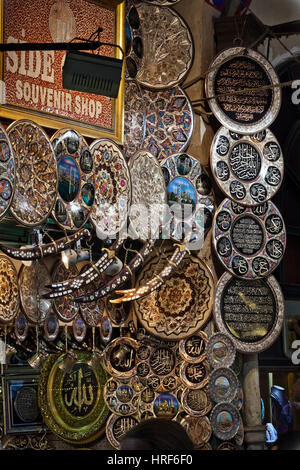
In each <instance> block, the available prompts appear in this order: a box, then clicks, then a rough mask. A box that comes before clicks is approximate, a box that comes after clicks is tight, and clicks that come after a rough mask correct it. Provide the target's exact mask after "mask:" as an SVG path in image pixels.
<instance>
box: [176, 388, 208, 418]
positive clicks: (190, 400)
mask: <svg viewBox="0 0 300 470" xmlns="http://www.w3.org/2000/svg"><path fill="white" fill-rule="evenodd" d="M181 404H182V407H183V409H184V410H185V412H186V413H188V414H189V415H191V416H205V415H207V414H208V413H209V412H210V410H211V407H212V403H211V399H210V397H209V394H208V391H207V390H206V389H197V390H193V389H190V388H186V389H184V390H183V392H182V395H181Z"/></svg>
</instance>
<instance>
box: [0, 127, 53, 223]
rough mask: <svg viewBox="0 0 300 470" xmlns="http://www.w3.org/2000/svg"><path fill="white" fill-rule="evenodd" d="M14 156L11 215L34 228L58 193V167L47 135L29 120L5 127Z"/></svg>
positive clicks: (44, 217) (46, 213)
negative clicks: (13, 187)
mask: <svg viewBox="0 0 300 470" xmlns="http://www.w3.org/2000/svg"><path fill="white" fill-rule="evenodd" d="M7 134H8V137H9V139H10V141H11V145H12V149H13V151H14V155H15V166H16V178H15V192H14V195H13V199H12V202H11V206H10V213H11V215H12V216H13V217H14V218H15V219H16V220H17V221H18V222H20V223H21V224H22V225H26V226H29V227H34V226H36V225H39V224H41V223H43V222H44V221H45V220H46V219H47V218H48V217H49V215H50V213H51V211H52V208H53V205H54V203H55V199H56V195H57V166H56V160H55V155H54V152H53V149H52V146H51V143H50V141H49V139H48V137H47V134H46V133H45V132H44V131H43V129H42V128H41V127H40V126H38V125H37V124H35V123H34V122H32V121H26V120H21V121H15V122H13V123H12V124H10V126H9V127H8V128H7Z"/></svg>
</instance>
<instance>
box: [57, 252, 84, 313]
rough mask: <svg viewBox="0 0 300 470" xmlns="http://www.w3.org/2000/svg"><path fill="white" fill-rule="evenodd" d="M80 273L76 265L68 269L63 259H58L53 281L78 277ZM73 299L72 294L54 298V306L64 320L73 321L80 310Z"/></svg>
mask: <svg viewBox="0 0 300 470" xmlns="http://www.w3.org/2000/svg"><path fill="white" fill-rule="evenodd" d="M78 274H79V273H78V269H77V267H76V265H75V266H70V267H69V269H67V268H66V267H65V265H64V263H63V262H62V261H58V262H57V263H56V265H55V266H54V269H53V272H52V278H51V279H52V282H51V283H59V282H62V281H65V280H66V279H72V278H74V277H77V276H78ZM73 299H74V296H73V295H72V294H67V295H64V296H62V297H57V298H54V299H53V308H54V310H55V311H56V313H57V315H58V316H59V318H60V319H61V320H62V321H64V322H70V321H72V320H73V319H74V318H75V317H76V315H77V313H78V311H79V306H78V304H77V303H76V302H74V300H73Z"/></svg>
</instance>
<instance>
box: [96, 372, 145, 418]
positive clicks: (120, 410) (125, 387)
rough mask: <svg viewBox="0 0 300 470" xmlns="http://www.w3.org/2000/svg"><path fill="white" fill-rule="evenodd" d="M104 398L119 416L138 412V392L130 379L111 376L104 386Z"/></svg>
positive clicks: (111, 409)
mask: <svg viewBox="0 0 300 470" xmlns="http://www.w3.org/2000/svg"><path fill="white" fill-rule="evenodd" d="M104 400H105V403H106V405H107V406H108V408H109V409H110V411H111V412H112V413H115V414H117V415H119V416H129V415H133V414H135V413H137V405H138V394H137V392H136V391H135V389H134V387H133V385H132V383H131V381H130V380H126V381H122V382H121V381H120V380H117V379H115V378H114V377H113V378H111V379H110V380H109V381H108V382H107V383H106V385H105V387H104Z"/></svg>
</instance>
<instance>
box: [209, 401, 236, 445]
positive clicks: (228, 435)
mask: <svg viewBox="0 0 300 470" xmlns="http://www.w3.org/2000/svg"><path fill="white" fill-rule="evenodd" d="M210 422H211V426H212V430H213V433H214V434H215V436H216V437H218V438H219V439H221V440H222V441H227V440H230V439H232V438H233V437H234V436H235V435H236V433H237V432H238V430H239V426H240V414H239V412H238V410H237V409H236V407H235V406H234V405H232V404H231V403H218V404H217V405H216V406H215V407H214V408H213V410H212V412H211V414H210Z"/></svg>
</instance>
